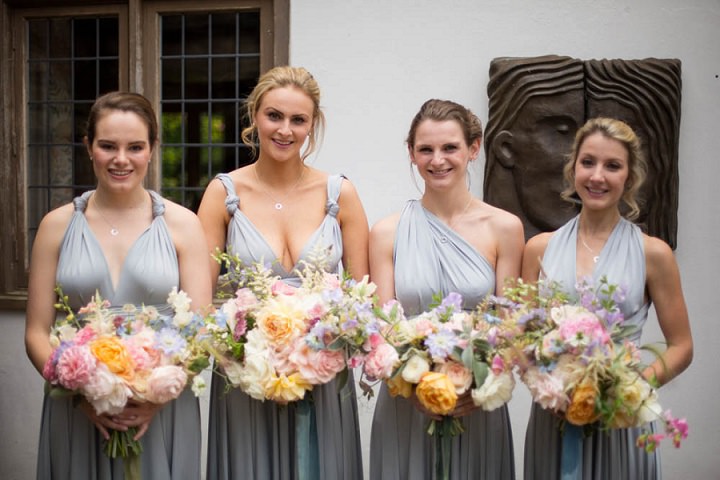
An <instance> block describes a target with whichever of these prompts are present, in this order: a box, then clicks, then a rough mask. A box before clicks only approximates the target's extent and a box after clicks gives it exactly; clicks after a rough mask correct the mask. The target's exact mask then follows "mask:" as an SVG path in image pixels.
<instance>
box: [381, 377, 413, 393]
mask: <svg viewBox="0 0 720 480" xmlns="http://www.w3.org/2000/svg"><path fill="white" fill-rule="evenodd" d="M385 383H386V384H387V386H388V392H389V393H390V395H392V396H393V397H397V396H398V395H400V396H401V397H404V398H410V395H412V384H411V383H408V382H406V381H405V379H404V378H402V375H395V376H394V377H390V378H388V379H387V380H386V381H385Z"/></svg>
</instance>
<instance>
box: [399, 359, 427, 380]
mask: <svg viewBox="0 0 720 480" xmlns="http://www.w3.org/2000/svg"><path fill="white" fill-rule="evenodd" d="M428 371H430V364H429V363H428V361H427V360H425V359H424V358H423V357H421V356H420V355H413V356H412V357H410V360H408V361H407V363H405V368H403V371H402V377H403V380H405V381H406V382H408V383H418V382H419V381H420V377H422V376H423V374H424V373H425V372H428Z"/></svg>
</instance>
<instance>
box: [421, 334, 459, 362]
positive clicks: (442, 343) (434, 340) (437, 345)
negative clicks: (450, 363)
mask: <svg viewBox="0 0 720 480" xmlns="http://www.w3.org/2000/svg"><path fill="white" fill-rule="evenodd" d="M457 344H458V338H457V335H455V334H454V333H453V332H451V331H449V330H440V331H439V332H437V333H431V334H430V335H428V336H427V338H426V339H425V346H426V347H427V349H428V351H429V352H430V355H431V356H432V357H433V358H447V357H448V356H449V355H450V353H452V351H453V348H455V347H456V346H457Z"/></svg>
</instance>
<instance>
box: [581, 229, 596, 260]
mask: <svg viewBox="0 0 720 480" xmlns="http://www.w3.org/2000/svg"><path fill="white" fill-rule="evenodd" d="M578 238H579V239H580V243H582V244H583V247H585V248H586V249H587V251H588V252H590V254H591V255H592V256H593V257H592V259H593V263H597V262H598V260H600V255H597V254H596V253H595V250H593V249H592V248H590V245H588V244H587V243H585V240H584V239H583V237H582V235H580V231H579V230H578Z"/></svg>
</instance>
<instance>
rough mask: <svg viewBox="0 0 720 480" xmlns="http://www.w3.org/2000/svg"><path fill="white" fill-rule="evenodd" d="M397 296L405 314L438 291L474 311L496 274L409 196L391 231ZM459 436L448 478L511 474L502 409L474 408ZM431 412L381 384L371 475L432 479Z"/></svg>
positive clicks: (505, 479)
mask: <svg viewBox="0 0 720 480" xmlns="http://www.w3.org/2000/svg"><path fill="white" fill-rule="evenodd" d="M394 263H395V296H396V298H397V299H398V301H400V303H401V304H402V306H403V309H404V311H405V314H406V315H415V314H419V313H420V312H422V311H424V310H426V309H427V307H428V305H429V304H430V303H431V302H432V296H433V294H436V293H441V294H443V295H447V294H448V293H451V292H456V293H459V294H461V295H462V297H463V301H464V308H465V309H467V310H471V309H473V308H474V307H475V306H477V304H478V303H479V302H480V301H481V300H483V298H485V296H486V295H487V294H488V293H494V291H495V272H494V271H493V269H492V266H491V265H490V263H488V261H487V260H486V259H485V258H484V257H483V256H482V255H481V254H480V253H479V252H478V251H477V250H476V249H475V248H474V247H473V246H472V245H470V244H469V243H468V242H467V241H466V240H465V239H463V238H462V237H461V236H460V235H458V234H457V233H456V232H455V231H453V230H452V229H451V228H449V227H448V226H447V225H445V224H444V223H443V222H442V221H441V220H440V219H439V218H437V217H436V216H435V215H433V214H432V213H431V212H429V211H427V210H426V209H425V208H423V206H422V204H421V203H420V202H419V201H418V200H411V201H409V202H408V203H407V204H406V206H405V208H404V209H403V211H402V214H401V216H400V220H399V223H398V226H397V231H396V234H395V245H394ZM461 420H462V423H463V426H464V428H465V431H464V433H462V434H460V435H459V436H457V437H455V438H454V439H453V444H452V460H451V466H450V478H452V479H453V480H461V479H463V480H464V479H487V480H489V479H496V480H512V479H513V478H515V467H514V458H513V443H512V432H511V428H510V419H509V417H508V411H507V407H505V406H503V407H501V408H499V409H497V410H494V411H492V412H485V411H483V410H480V409H477V410H475V411H474V412H473V413H472V414H470V415H467V416H465V417H462V418H461ZM428 421H429V419H428V417H427V416H425V415H424V414H423V413H421V412H420V411H419V410H417V409H416V408H415V406H414V405H413V403H412V402H411V401H409V400H406V399H404V398H402V397H396V398H393V397H391V396H390V395H389V393H388V392H387V389H386V388H385V386H384V385H383V386H382V387H381V389H380V393H379V395H378V400H377V404H376V406H375V414H374V417H373V424H372V434H371V444H370V478H371V479H372V480H381V479H382V480H397V479H413V480H422V479H428V480H430V479H433V478H434V472H435V445H434V442H433V439H432V437H431V436H430V435H428V434H427V433H426V432H425V428H426V427H427V424H428Z"/></svg>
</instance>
